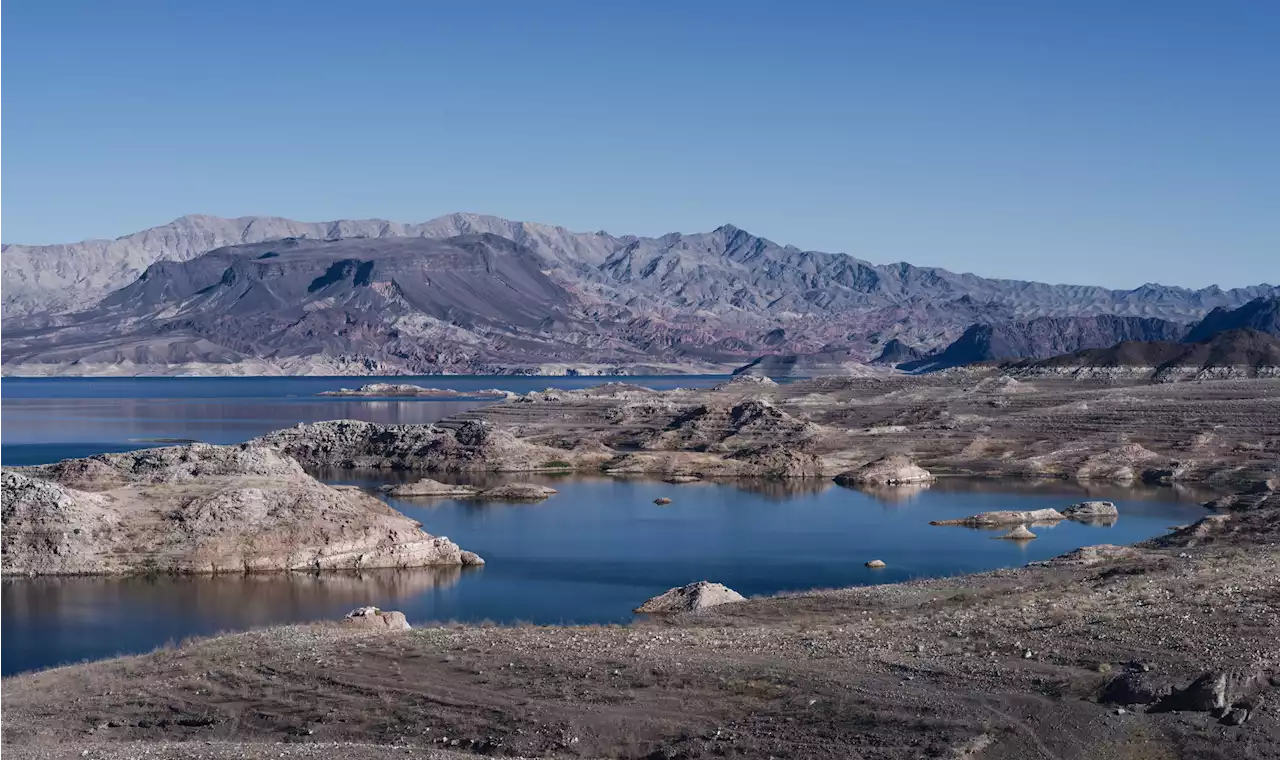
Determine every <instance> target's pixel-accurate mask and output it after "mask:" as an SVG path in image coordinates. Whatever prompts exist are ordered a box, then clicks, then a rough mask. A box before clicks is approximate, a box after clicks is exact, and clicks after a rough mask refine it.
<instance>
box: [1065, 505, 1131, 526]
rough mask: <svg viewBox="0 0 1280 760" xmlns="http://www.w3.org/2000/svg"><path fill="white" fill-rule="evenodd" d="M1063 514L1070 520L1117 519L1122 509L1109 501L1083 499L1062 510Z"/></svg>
mask: <svg viewBox="0 0 1280 760" xmlns="http://www.w3.org/2000/svg"><path fill="white" fill-rule="evenodd" d="M1062 516H1063V517H1066V518H1067V519H1068V520H1083V521H1094V520H1099V521H1101V520H1115V519H1116V518H1117V517H1119V516H1120V510H1118V509H1116V505H1115V504H1112V503H1111V502H1109V501H1082V502H1080V503H1079V504H1072V505H1071V506H1069V507H1067V508H1066V509H1064V510H1062Z"/></svg>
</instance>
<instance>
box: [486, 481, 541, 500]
mask: <svg viewBox="0 0 1280 760" xmlns="http://www.w3.org/2000/svg"><path fill="white" fill-rule="evenodd" d="M555 493H556V489H554V488H551V487H550V486H540V485H538V484H537V483H507V484H506V485H501V486H495V487H493V488H486V489H485V490H483V491H480V492H479V493H477V494H475V497H476V498H477V499H484V500H487V501H542V500H543V499H546V498H547V497H549V496H553V495H554V494H555Z"/></svg>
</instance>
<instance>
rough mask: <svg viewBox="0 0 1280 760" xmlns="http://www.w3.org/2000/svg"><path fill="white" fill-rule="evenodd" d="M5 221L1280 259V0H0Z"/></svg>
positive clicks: (952, 258)
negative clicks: (244, 224) (379, 220)
mask: <svg viewBox="0 0 1280 760" xmlns="http://www.w3.org/2000/svg"><path fill="white" fill-rule="evenodd" d="M2 28H3V48H2V49H3V162H2V170H3V191H4V194H3V205H2V209H3V220H2V221H3V230H2V233H3V239H4V240H5V241H6V242H23V243H52V242H69V241H74V240H80V239H83V238H88V237H115V236H118V235H122V234H126V233H129V232H133V231H136V230H139V229H142V228H145V227H150V226H154V225H157V224H162V223H164V222H167V221H169V220H171V219H173V218H175V217H177V216H180V215H182V214H188V213H206V214H217V215H223V216H239V215H248V214H275V215H280V216H287V217H293V218H298V219H304V220H308V221H317V220H328V219H336V218H344V217H345V218H354V217H383V218H389V219H395V220H399V221H422V220H425V219H428V218H431V217H435V216H439V215H441V214H445V213H448V212H452V211H475V212H483V213H490V214H497V215H500V216H505V217H509V218H513V219H521V220H528V221H540V222H549V223H554V224H560V225H564V226H566V227H569V228H571V229H579V230H596V229H606V230H608V231H610V232H613V233H615V234H624V233H636V234H646V235H655V234H661V233H664V232H669V231H681V232H696V231H704V230H709V229H712V228H714V227H717V226H719V225H720V224H723V223H726V222H731V223H733V224H736V225H737V226H739V227H742V228H744V229H747V230H749V231H751V232H754V233H756V234H759V235H764V236H766V237H769V238H771V239H774V240H776V241H778V242H781V243H791V244H793V245H797V246H800V247H803V248H811V249H818V250H828V251H845V252H849V253H853V254H855V255H858V256H861V257H863V258H865V259H868V260H870V261H874V262H891V261H900V260H906V261H910V262H912V263H915V264H921V265H935V266H944V267H947V268H949V269H954V270H960V271H972V272H977V273H979V274H983V275H990V276H1004V277H1016V278H1027V279H1038V280H1046V281H1051V282H1084V283H1098V284H1104V285H1111V286H1114V287H1135V286H1137V285H1140V284H1142V283H1144V282H1149V281H1158V282H1164V283H1168V284H1178V285H1189V286H1203V285H1208V284H1211V283H1218V284H1220V285H1222V286H1224V287H1229V286H1235V285H1243V284H1249V283H1257V282H1261V281H1270V282H1272V283H1275V282H1277V281H1280V44H1277V40H1278V39H1280V2H1276V0H1253V1H1245V0H1196V1H1195V2H1183V1H1180V0H1124V1H1122V2H1116V1H1115V0H1071V1H1070V2H1066V1H1058V0H1007V1H997V0H968V1H966V2H958V1H956V0H839V1H834V2H829V3H819V2H781V1H780V0H779V1H777V2H750V1H745V0H734V1H733V2H729V1H727V0H720V1H717V0H696V1H695V0H688V1H682V2H656V1H651V0H646V1H645V2H631V3H623V2H603V1H598V0H597V1H593V2H569V1H568V0H542V1H540V2H516V1H515V0H511V1H509V2H487V1H485V0H469V1H468V2H443V0H441V1H439V2H409V1H408V0H406V1H405V2H377V1H374V2H365V3H356V2H350V1H347V2H321V1H319V0H307V1H306V2H286V1H284V0H271V1H262V2H243V1H241V0H218V1H217V2H173V1H170V0H165V1H161V0H120V1H119V2H99V1H97V0H92V1H90V0H82V1H79V2H71V1H69V0H7V1H6V2H5V3H4V4H3V26H2Z"/></svg>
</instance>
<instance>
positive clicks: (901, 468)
mask: <svg viewBox="0 0 1280 760" xmlns="http://www.w3.org/2000/svg"><path fill="white" fill-rule="evenodd" d="M933 480H934V477H933V475H932V474H931V473H930V472H929V471H928V470H926V469H924V468H923V467H921V466H919V465H917V464H916V463H915V462H913V461H911V458H910V457H908V456H906V455H905V454H890V455H889V456H886V457H882V458H880V459H877V460H875V461H874V462H868V463H867V464H865V465H863V466H861V467H859V468H857V469H856V470H849V471H848V472H842V473H840V474H839V475H837V476H836V477H835V481H836V482H837V483H839V484H840V485H882V486H883V485H906V484H909V483H929V482H931V481H933Z"/></svg>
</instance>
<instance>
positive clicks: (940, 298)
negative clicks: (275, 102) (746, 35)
mask: <svg viewBox="0 0 1280 760" xmlns="http://www.w3.org/2000/svg"><path fill="white" fill-rule="evenodd" d="M486 236H489V238H493V239H488V238H486ZM498 239H501V240H505V241H507V243H506V244H503V243H499V242H498ZM477 240H485V241H486V242H484V243H483V244H481V243H477V242H475V241H477ZM276 241H281V242H280V244H279V245H277V246H275V247H281V246H284V245H286V244H287V245H292V246H297V251H310V252H311V253H312V254H315V255H316V256H318V257H319V258H321V259H324V260H326V261H329V260H330V258H331V257H332V256H333V255H337V254H336V253H335V251H338V250H339V249H340V250H341V251H342V257H344V258H343V260H346V261H349V262H351V263H350V264H349V265H342V266H339V269H338V270H335V272H334V274H333V276H334V277H335V278H336V279H335V281H334V282H335V283H337V282H338V281H342V282H347V283H348V287H349V290H347V291H343V293H342V294H341V296H340V297H339V296H338V295H334V296H333V297H326V298H318V297H315V296H314V294H309V293H306V292H305V288H303V289H301V290H299V288H298V287H297V286H298V283H296V282H294V281H293V279H292V278H294V277H296V276H298V275H297V274H296V272H295V274H292V275H289V276H287V277H285V278H284V280H278V279H273V277H274V276H275V275H273V276H265V277H258V279H256V280H255V279H254V277H257V276H258V275H261V274H262V273H266V272H271V271H275V270H273V269H272V268H271V265H268V264H266V263H264V264H253V265H249V264H246V263H244V262H245V261H248V260H251V259H252V255H263V254H266V253H273V252H274V253H277V254H279V253H280V251H268V250H262V249H259V248H255V246H261V245H263V244H267V243H271V242H276ZM290 241H291V242H290ZM397 241H399V242H397ZM450 241H452V242H450ZM459 241H471V242H467V243H465V245H471V246H480V247H484V248H486V250H487V251H488V253H486V254H483V255H480V259H484V260H492V261H495V262H496V261H502V262H508V264H509V262H510V261H515V260H518V261H519V262H521V263H520V267H522V268H521V270H520V271H521V272H523V273H524V274H522V275H521V277H522V278H523V277H526V276H527V278H528V279H522V280H521V282H527V283H529V284H530V287H532V288H533V289H532V290H531V291H529V292H528V293H524V292H519V293H518V296H519V297H518V298H517V299H516V300H517V301H518V302H519V303H521V304H522V306H521V307H520V308H521V309H522V310H523V311H524V312H525V313H527V314H540V315H542V316H543V317H544V318H543V319H541V320H539V321H537V323H536V324H530V323H525V322H520V321H515V322H509V321H505V317H506V316H507V309H508V307H509V306H510V304H507V303H504V302H502V299H505V298H507V296H506V295H503V296H501V297H499V296H497V295H495V294H497V293H500V292H502V293H506V291H501V290H500V289H497V290H495V288H496V287H497V286H496V285H495V284H494V283H493V282H491V279H492V278H493V277H495V276H500V275H501V273H496V274H495V272H488V273H487V274H485V275H484V277H481V276H480V274H479V271H480V270H468V271H472V272H474V274H473V275H468V277H469V278H470V279H467V280H466V281H465V282H461V281H460V282H459V283H457V287H460V288H471V287H474V288H477V290H476V291H475V293H473V294H472V296H470V297H468V298H467V299H464V300H465V308H463V307H462V306H460V305H459V304H456V303H454V304H453V306H452V307H449V306H448V304H450V303H452V302H451V301H450V299H451V298H453V294H452V293H449V292H446V291H444V290H440V289H433V288H432V287H429V286H428V284H427V281H426V280H420V278H429V277H432V276H435V275H432V274H430V272H429V270H430V268H429V267H428V268H427V269H422V268H420V267H415V266H410V265H408V264H407V263H406V262H409V261H411V260H412V259H414V258H415V257H417V256H427V257H436V256H439V255H441V254H440V251H441V250H443V249H441V248H440V247H439V246H438V245H437V244H438V243H445V244H446V245H445V247H446V248H449V247H456V246H458V245H461V244H462V243H460V242H459ZM268 247H271V246H268ZM499 249H502V250H503V251H504V252H503V253H501V255H499V254H498V253H497V252H498V251H499ZM210 251H214V253H213V254H211V253H210ZM254 252H256V254H255V253H254ZM302 255H303V254H300V253H297V252H295V253H293V254H290V260H291V261H293V260H295V259H297V258H298V257H299V256H302ZM486 256H488V257H489V259H485V257H486ZM304 257H305V256H304ZM495 257H496V258H495ZM432 260H433V261H434V260H436V259H434V258H433V259H432ZM2 261H3V267H2V269H3V308H4V327H5V338H4V349H5V357H4V362H5V370H6V371H15V370H14V368H15V367H17V366H18V365H30V366H35V365H37V364H38V365H41V366H42V368H41V369H40V370H39V371H41V372H43V371H46V370H48V371H61V370H58V369H57V367H56V366H55V365H59V364H67V363H79V364H81V365H84V364H86V363H91V364H93V365H94V367H95V368H101V367H109V366H113V365H119V366H120V367H123V368H124V369H123V370H122V371H126V370H127V371H130V372H133V371H138V372H147V371H150V370H149V369H148V368H147V367H148V366H149V365H157V366H159V365H180V364H184V363H190V364H198V365H201V367H202V368H201V369H200V370H199V371H220V370H216V368H215V369H210V368H209V366H208V365H218V366H222V365H230V364H234V365H236V367H237V368H236V369H235V370H234V371H237V372H241V371H242V372H258V371H297V369H296V368H297V367H298V366H301V365H299V364H298V362H303V363H304V364H307V366H309V367H313V368H318V369H315V371H335V372H336V371H342V372H362V371H368V372H373V371H385V372H432V371H481V370H484V371H490V370H492V369H494V368H495V367H496V368H499V369H502V368H506V369H508V370H511V371H559V370H556V369H555V367H561V368H562V369H563V368H564V367H567V366H569V365H573V364H575V363H578V364H582V363H586V364H592V365H597V364H599V365H601V366H602V367H604V368H606V369H607V368H609V367H628V366H659V365H660V366H662V367H667V368H669V369H671V370H673V371H674V370H676V369H677V368H684V369H686V370H691V369H697V370H698V371H707V370H709V369H714V368H717V367H718V368H721V369H728V368H731V367H736V366H741V365H742V364H744V363H747V362H750V361H752V360H754V359H757V358H759V357H761V356H766V355H794V356H801V357H803V356H808V355H821V357H822V358H823V360H825V361H831V360H833V359H834V358H836V357H839V358H840V361H841V362H842V363H847V362H858V361H865V360H867V359H870V358H872V357H873V356H874V355H875V354H876V353H878V352H879V351H881V350H883V346H884V345H886V343H887V342H889V341H894V340H897V341H899V342H900V345H901V346H903V347H904V348H905V347H906V346H911V347H912V350H913V351H918V352H923V351H928V350H930V349H936V348H940V347H942V346H945V345H947V344H948V343H951V342H952V341H954V340H955V339H956V338H957V337H960V336H961V335H962V334H963V333H965V331H966V330H972V329H973V326H974V325H977V324H982V325H989V326H991V336H992V337H991V338H989V339H988V340H987V342H988V343H989V344H991V345H992V346H993V347H995V348H996V349H998V348H999V347H1000V346H1001V345H1003V344H1008V345H1015V344H1018V343H1019V340H1020V339H1017V338H1016V336H1014V335H1012V334H1009V335H1006V332H1007V331H1006V330H1005V328H1003V327H1000V326H1001V325H1009V324H1014V323H1034V322H1035V321H1036V320H1038V319H1040V320H1043V319H1047V318H1054V319H1065V320H1068V321H1067V322H1061V323H1049V322H1044V323H1036V324H1044V325H1050V326H1051V327H1047V328H1046V329H1045V330H1044V331H1043V334H1040V333H1037V335H1036V336H1035V337H1034V338H1033V339H1031V342H1030V344H1029V347H1027V348H1026V349H1025V350H1034V351H1036V352H1042V351H1044V350H1049V348H1052V349H1053V350H1054V351H1059V349H1070V348H1071V347H1073V346H1074V347H1075V348H1081V347H1088V346H1089V345H1092V344H1091V343H1090V341H1093V342H1096V341H1097V340H1101V339H1102V338H1101V337H1095V338H1090V339H1088V340H1086V339H1083V338H1079V337H1077V338H1073V337H1071V336H1072V335H1073V334H1077V333H1078V334H1080V335H1084V334H1092V333H1090V330H1092V331H1093V333H1096V335H1097V336H1104V335H1112V336H1115V337H1116V339H1124V338H1125V337H1139V338H1146V337H1150V336H1152V335H1155V334H1156V333H1159V331H1160V330H1166V331H1168V333H1169V334H1172V331H1174V330H1175V329H1176V328H1174V327H1154V326H1153V325H1154V324H1155V323H1156V322H1161V321H1162V320H1163V321H1164V322H1165V323H1167V324H1168V325H1183V324H1185V323H1190V322H1192V321H1195V320H1197V319H1199V318H1200V317H1202V316H1204V315H1205V314H1206V313H1208V312H1210V310H1212V309H1215V308H1222V309H1230V308H1235V307H1238V306H1240V305H1241V304H1244V303H1246V302H1248V301H1250V300H1251V299H1254V298H1256V297H1258V296H1263V295H1280V287H1276V286H1271V285H1258V286H1253V287H1249V288H1236V289H1232V290H1222V289H1219V288H1216V287H1209V288H1203V289H1200V290H1189V289H1185V288H1176V287H1166V286H1158V285H1145V286H1142V287H1141V288H1137V289H1134V290H1109V289H1106V288H1101V287H1094V286H1073V285H1046V284H1043V283H1034V282H1022V281H1014V280H997V279H988V278H983V277H978V276H976V275H970V274H956V273H953V272H949V271H947V270H943V269H937V268H928V267H915V266H912V265H910V264H905V263H900V264H891V265H873V264H870V263H868V262H865V261H862V260H860V259H857V258H854V257H852V256H848V255H845V254H833V253H822V252H816V251H802V250H800V249H798V248H795V247H792V246H782V245H778V244H776V243H773V242H772V241H769V240H766V239H764V238H760V237H756V236H754V235H751V234H750V233H747V232H745V231H743V230H741V229H738V228H736V227H733V226H731V225H725V226H722V227H720V228H717V229H716V230H713V231H711V232H707V233H698V234H690V235H685V234H679V233H672V234H669V235H664V236H662V237H660V238H644V237H636V236H621V237H617V236H613V235H610V234H608V233H605V232H594V233H577V232H571V231H569V230H566V229H564V228H561V227H554V226H550V225H541V224H533V223H527V222H513V221H509V220H505V219H501V218H498V217H492V216H482V215H476V214H452V215H449V216H445V217H440V218H439V219H435V220H432V221H429V222H425V223H422V224H399V223H394V222H388V221H384V220H343V221H337V222H322V223H306V222H296V221H293V220H289V219H281V218H277V217H242V218H238V219H222V218H218V217H207V216H190V217H183V218H181V219H178V220H175V221H174V222H173V223H171V224H168V225H164V226H162V227H157V228H153V229H150V230H145V231H143V232H139V233H135V234H134V235H129V236H125V237H123V238H120V239H118V240H114V241H86V242H83V243H77V244H71V245H61V246H20V245H8V246H5V247H4V254H3V259H2ZM188 263H189V264H192V266H185V264H188ZM283 263H284V262H276V263H275V266H279V265H282V264H283ZM331 263H333V262H331ZM508 264H503V266H506V265H508ZM291 266H295V268H296V267H297V266H301V265H300V264H297V263H296V262H295V263H294V264H291ZM308 266H309V265H308ZM344 266H346V267H348V269H349V271H348V269H344V268H343V267H344ZM361 267H365V268H366V269H367V271H368V272H370V273H377V276H374V277H373V278H372V279H371V280H370V281H369V282H368V283H365V284H364V285H360V284H357V283H356V282H355V278H357V277H358V276H359V274H360V271H361V269H360V268H361ZM535 270H536V271H537V272H538V273H539V277H538V278H534V277H533V275H532V272H533V271H535ZM391 272H396V273H397V274H394V275H391V274H388V273H391ZM281 276H283V275H281ZM226 278H231V279H232V280H233V282H231V283H227V282H224V280H225V279H226ZM237 278H242V280H238V279H237ZM379 278H382V279H379ZM415 278H418V279H415ZM486 278H488V279H486ZM215 279H216V281H217V283H221V285H220V286H219V288H218V289H217V290H218V295H217V297H216V298H214V297H206V298H200V297H197V294H195V293H193V292H192V291H191V288H192V287H194V286H195V284H196V283H197V282H199V283H204V284H203V286H202V287H205V288H208V287H213V285H214V284H215V283H214V282H213V280H215ZM313 279H315V277H313ZM535 280H537V282H538V285H537V286H536V287H533V286H532V283H533V282H534V281H535ZM241 281H242V282H243V284H244V288H245V289H244V290H243V292H238V295H237V296H236V297H235V298H234V299H233V298H232V297H231V296H230V295H229V293H230V292H231V291H229V290H226V289H225V287H226V286H228V285H234V284H236V282H241ZM286 281H287V282H286ZM544 281H545V282H544ZM553 286H554V290H553V289H552V287H553ZM325 287H328V286H325ZM322 289H323V288H322ZM379 289H381V290H379ZM326 292H327V291H326ZM375 295H376V298H375ZM508 295H510V294H508ZM138 299H141V300H138ZM378 299H382V300H383V301H385V303H383V304H382V306H380V307H379V308H382V309H384V310H386V312H387V315H388V316H387V317H386V318H385V319H383V318H375V317H376V314H375V311H374V310H372V306H371V304H372V303H373V302H374V301H376V300H378ZM495 299H496V300H495ZM135 300H138V303H139V304H140V306H139V307H138V308H140V309H141V311H137V310H135V311H129V310H128V308H127V304H128V303H131V302H133V301H135ZM450 308H452V309H453V310H452V311H450ZM298 310H302V311H301V312H299V311H298ZM258 312H263V313H258ZM268 312H278V313H280V314H296V315H297V320H298V325H311V326H312V328H313V329H314V328H317V327H318V326H319V325H324V329H325V330H330V333H329V334H328V335H327V336H326V337H325V339H324V340H320V339H318V338H315V336H312V335H308V334H304V332H305V331H304V330H302V329H301V328H299V327H296V326H295V327H290V328H289V330H290V331H289V332H287V333H285V334H286V335H289V336H292V337H291V338H289V339H285V338H284V337H277V338H274V339H272V340H274V341H275V342H274V343H272V341H271V340H267V338H266V336H265V334H264V335H262V336H257V337H254V336H255V335H256V333H255V331H261V330H267V331H268V332H269V329H268V326H269V325H274V324H276V322H277V321H278V320H277V319H276V318H275V317H273V316H272V315H271V314H269V313H268ZM486 315H487V316H488V317H491V318H490V319H487V318H486ZM1104 317H1105V318H1106V319H1103V318H1104ZM233 318H234V319H233ZM1092 318H1097V319H1095V323H1096V324H1103V323H1106V324H1108V325H1111V326H1110V327H1101V328H1096V329H1095V328H1082V327H1072V326H1071V325H1072V324H1074V323H1072V322H1070V320H1086V321H1087V320H1088V319H1092ZM113 320H115V321H116V322H118V323H119V324H120V325H124V326H126V327H127V330H126V331H127V332H129V334H131V335H133V339H134V340H135V341H140V343H137V344H136V345H130V346H124V345H123V343H122V342H121V341H120V340H116V344H115V345H116V347H115V348H109V349H103V348H101V347H98V348H93V349H92V350H89V349H90V347H92V346H96V345H97V342H98V341H99V340H106V339H109V338H110V336H111V333H112V328H110V327H109V325H110V324H111V323H112V321H113ZM234 320H240V321H238V322H236V321H234ZM245 320H249V322H252V324H249V322H246V321H245ZM406 320H410V321H413V320H417V321H418V322H422V321H423V320H426V321H428V322H430V328H429V329H427V328H422V329H419V330H418V331H417V332H416V333H415V332H414V331H413V330H412V329H411V330H405V329H404V328H403V325H404V324H406ZM1099 320H1101V321H1099ZM1107 320H1112V321H1110V322H1108V321H1107ZM1116 320H1118V321H1116ZM1144 320H1147V322H1144ZM351 324H358V325H362V327H361V329H359V330H357V329H354V328H350V327H348V328H347V329H338V330H337V331H336V333H335V332H333V331H332V328H333V327H334V326H338V325H351ZM1080 324H1084V322H1081V323H1080ZM1129 324H1132V325H1144V324H1145V325H1147V326H1146V327H1133V328H1132V329H1130V328H1127V327H1119V326H1118V325H1129ZM397 325H399V326H397ZM276 327H277V328H279V327H280V326H279V325H276ZM148 330H153V331H154V334H149V333H148V332H147V331H148ZM1055 330H1056V331H1058V332H1060V333H1061V334H1060V335H1053V334H1052V333H1053V332H1054V331H1055ZM1108 330H1110V332H1108ZM1126 330H1128V331H1127V332H1126ZM1073 331H1074V332H1073ZM1152 331H1155V332H1152ZM115 332H117V333H119V332H120V330H119V329H116V330H115ZM1160 334H1164V333H1160ZM246 336H250V337H246ZM161 338H163V339H164V341H167V342H163V345H165V346H168V347H166V348H161V347H160V346H161V345H162V343H158V342H157V341H160V340H161ZM264 341H265V342H264ZM379 341H381V343H379ZM1072 341H1074V342H1072ZM1112 342H1114V341H1112ZM490 344H492V345H493V347H490ZM993 350H994V349H993ZM307 352H313V353H307ZM996 353H1000V351H998V350H997V351H996ZM1015 355H1016V354H1015ZM1030 355H1039V353H1037V354H1030ZM90 360H92V361H90ZM255 362H256V363H255ZM264 362H265V364H263V363H264ZM811 363H812V362H810V361H809V360H804V359H800V360H797V361H796V362H792V363H791V364H792V366H797V367H799V366H808V365H809V364H811ZM508 365H509V366H508ZM544 365H545V366H544ZM606 365H607V366H606ZM548 367H551V368H550V369H548ZM291 368H292V369H291ZM70 369H71V370H74V371H81V370H80V369H76V368H74V367H72V368H70ZM16 371H22V370H16ZM94 371H98V369H95V370H94Z"/></svg>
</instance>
